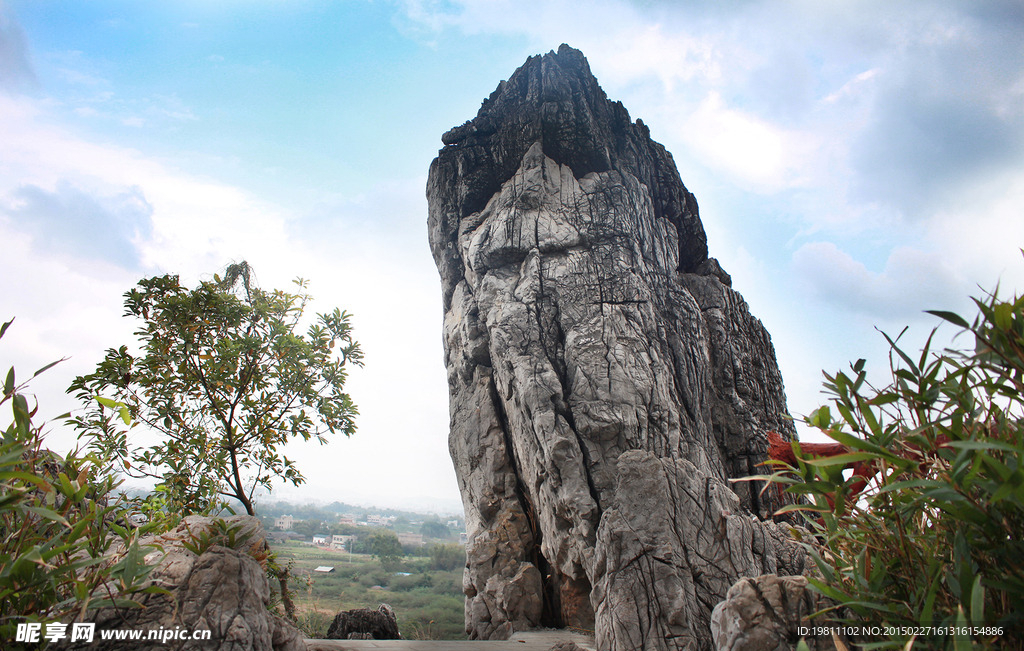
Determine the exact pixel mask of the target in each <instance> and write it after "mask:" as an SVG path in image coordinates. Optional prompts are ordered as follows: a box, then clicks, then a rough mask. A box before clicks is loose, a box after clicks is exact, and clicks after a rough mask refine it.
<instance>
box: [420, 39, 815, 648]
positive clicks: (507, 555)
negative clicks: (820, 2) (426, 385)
mask: <svg viewBox="0 0 1024 651" xmlns="http://www.w3.org/2000/svg"><path fill="white" fill-rule="evenodd" d="M442 140H443V142H444V144H445V147H444V149H442V150H441V151H440V153H439V155H438V157H437V159H436V160H435V161H434V162H433V164H432V165H431V169H430V176H429V180H428V185H427V197H428V201H429V207H430V215H429V224H428V227H429V235H430V244H431V250H432V252H433V255H434V260H435V262H436V263H437V266H438V269H439V272H440V274H441V284H442V291H443V298H444V310H445V321H444V342H445V362H446V365H447V369H448V382H449V391H450V410H451V433H450V439H449V443H450V448H451V453H452V457H453V459H454V462H455V466H456V472H457V475H458V478H459V484H460V488H461V491H462V496H463V503H464V505H465V509H466V519H467V526H468V528H469V532H470V538H471V539H470V542H469V545H468V548H467V568H466V573H465V578H464V588H465V593H466V596H467V599H466V621H467V631H468V632H469V634H470V636H471V637H472V638H484V639H487V638H492V639H494V638H503V637H507V636H508V634H509V633H510V632H511V631H513V630H526V629H529V628H533V627H537V626H553V627H562V626H575V627H580V628H583V629H589V630H596V632H597V644H598V647H599V648H601V649H603V650H608V651H615V650H618V649H639V648H644V649H677V648H710V647H711V644H712V641H711V636H710V629H709V624H710V616H711V610H712V608H713V607H714V606H715V605H716V604H717V603H718V602H720V601H721V600H722V599H724V598H725V595H726V592H727V590H728V589H729V586H731V585H732V584H733V583H734V582H735V580H736V579H738V578H739V577H741V576H756V575H759V574H763V573H767V572H778V573H783V574H787V573H799V572H800V571H801V570H802V567H803V557H802V555H801V554H800V553H799V552H797V551H795V550H794V549H793V548H792V547H791V546H790V545H789V543H788V542H787V541H786V540H785V536H784V534H783V533H782V532H781V531H779V530H778V529H777V528H776V527H775V525H773V524H771V523H766V522H763V521H761V520H759V519H758V516H759V517H761V518H763V517H765V516H767V515H768V514H770V513H771V512H773V511H774V510H775V508H777V507H778V506H779V502H778V501H777V497H776V495H775V493H771V492H770V493H766V494H765V496H761V495H759V494H758V492H757V490H756V488H754V487H750V486H748V485H746V484H741V485H738V487H737V489H736V493H734V492H733V490H732V489H731V488H730V486H729V484H728V480H729V479H730V478H734V477H740V476H743V475H748V474H751V473H752V472H756V468H755V466H756V464H757V463H759V462H760V461H762V460H764V458H765V456H766V454H765V453H766V447H767V442H766V439H765V437H764V432H765V431H766V430H768V429H774V430H777V431H779V432H782V433H783V434H784V435H785V436H787V437H789V436H791V435H792V428H791V424H790V423H789V422H788V421H787V420H785V418H784V415H785V413H786V402H785V395H784V392H783V387H782V379H781V376H780V374H779V370H778V366H777V364H776V361H775V355H774V350H773V348H772V345H771V341H770V338H769V336H768V333H767V332H766V331H765V330H764V328H763V327H762V325H761V323H760V322H759V321H758V320H757V319H755V318H754V317H752V316H751V315H750V313H749V311H748V309H747V306H746V303H745V302H744V301H743V298H742V297H741V296H740V295H739V294H738V293H736V292H735V291H733V290H732V289H731V287H730V284H731V281H730V278H729V276H728V274H726V273H725V271H723V270H722V269H721V267H720V265H719V264H718V263H717V262H716V261H715V260H714V259H713V258H709V257H708V252H707V243H706V237H705V235H704V229H703V226H702V225H701V222H700V218H699V216H698V212H697V203H696V200H695V199H694V197H693V195H691V194H690V193H689V191H688V190H687V189H686V188H685V187H684V186H683V184H682V181H681V180H680V179H679V174H678V172H677V171H676V168H675V164H674V163H673V160H672V157H671V155H670V154H669V153H668V152H667V151H665V149H664V147H662V146H661V145H659V144H657V143H656V142H654V141H653V140H651V138H650V135H649V131H648V129H647V127H646V126H644V124H643V123H642V122H640V121H639V120H638V121H637V122H635V123H633V122H631V121H630V118H629V114H628V112H627V111H626V109H625V108H624V107H623V106H622V105H621V104H619V103H613V102H611V101H609V100H608V99H607V97H606V96H605V94H604V92H603V91H602V90H601V88H600V87H599V86H598V84H597V81H596V80H595V79H594V77H593V75H592V74H591V72H590V68H589V66H588V64H587V61H586V59H585V58H584V57H583V55H582V54H581V53H580V52H578V51H576V50H573V49H572V48H569V47H567V46H562V47H561V48H559V51H558V53H557V54H556V53H554V52H552V53H549V54H547V55H544V56H538V57H532V58H530V59H529V60H528V61H527V62H526V64H524V66H523V67H522V68H520V69H519V70H517V71H516V72H515V74H513V75H512V77H511V78H509V80H508V81H506V82H502V83H501V84H500V85H499V86H498V88H497V90H495V92H494V93H493V94H492V95H491V96H490V97H489V98H488V99H487V100H486V101H485V102H484V104H483V106H482V107H481V109H480V111H479V113H478V114H477V117H476V118H475V119H473V120H472V121H470V122H467V123H466V124H464V125H462V126H460V127H457V128H455V129H452V130H451V131H449V132H448V133H446V134H445V135H444V137H443V138H442Z"/></svg>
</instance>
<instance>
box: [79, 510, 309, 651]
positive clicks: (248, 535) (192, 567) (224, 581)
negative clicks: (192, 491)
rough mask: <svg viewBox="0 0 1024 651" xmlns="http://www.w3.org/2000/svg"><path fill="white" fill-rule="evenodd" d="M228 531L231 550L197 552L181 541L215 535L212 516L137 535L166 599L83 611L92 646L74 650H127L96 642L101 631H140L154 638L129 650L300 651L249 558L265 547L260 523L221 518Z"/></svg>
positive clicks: (121, 644) (118, 643) (158, 596)
mask: <svg viewBox="0 0 1024 651" xmlns="http://www.w3.org/2000/svg"><path fill="white" fill-rule="evenodd" d="M226 521H227V524H228V526H229V527H233V528H234V529H235V537H234V538H235V541H236V543H237V544H236V545H235V547H224V546H220V545H216V544H214V545H211V546H210V547H209V548H208V549H206V550H201V551H202V553H201V554H199V555H197V554H195V553H194V552H193V551H191V550H189V549H188V548H186V546H185V545H184V544H183V543H184V542H187V543H190V544H194V541H196V540H200V539H201V538H202V537H203V535H204V534H205V535H206V536H207V537H208V539H209V538H211V537H215V536H216V534H217V530H216V527H215V525H214V523H213V519H212V518H205V517H201V516H189V517H187V518H185V519H184V520H182V522H181V524H180V525H179V526H178V527H177V528H176V529H174V530H173V531H170V532H167V533H165V534H161V535H159V536H150V537H145V538H143V539H142V540H141V541H140V543H141V544H142V545H147V546H153V547H151V548H154V549H155V551H152V552H150V554H148V555H147V557H146V561H147V562H148V563H153V562H156V561H157V559H159V564H158V565H157V567H156V569H155V570H154V571H153V573H152V574H151V575H150V578H151V579H152V581H153V583H154V584H156V585H158V586H160V587H162V588H164V589H166V590H167V591H168V593H167V594H163V593H154V594H144V595H142V596H141V598H139V597H136V600H137V601H140V602H141V603H142V605H143V607H142V608H128V609H115V608H104V609H101V610H99V611H97V612H90V613H89V617H88V619H87V620H86V621H94V622H96V631H97V632H96V635H95V636H94V640H93V641H92V642H91V643H88V644H86V643H75V644H73V645H72V646H70V647H68V648H69V649H74V650H79V649H81V650H84V649H89V650H90V651H97V650H100V651H106V650H107V649H109V650H111V651H114V650H118V651H120V650H121V649H124V648H126V647H125V641H124V640H123V639H122V640H113V639H112V640H103V639H101V634H100V631H103V630H109V629H120V630H125V629H133V630H142V631H143V635H144V636H148V635H149V631H156V635H157V638H156V639H152V640H150V639H145V638H144V639H143V640H141V641H134V642H131V648H132V649H142V650H153V651H157V650H159V651H175V650H181V651H186V650H192V649H197V650H198V649H203V650H204V651H207V650H209V651H268V650H273V651H305V649H306V644H305V642H304V641H303V637H302V633H301V632H300V631H299V629H297V628H295V626H293V625H292V624H291V623H289V622H288V621H286V620H284V619H283V618H281V617H278V616H277V615H275V614H273V613H271V612H270V611H269V604H270V583H269V581H268V579H267V573H266V570H265V569H264V568H263V567H261V565H260V563H258V562H257V561H256V560H255V559H254V558H253V554H251V553H249V552H254V553H255V554H256V555H260V554H261V553H262V552H264V551H265V548H266V542H265V535H264V533H263V528H262V526H261V525H260V522H259V520H257V519H256V518H253V517H249V516H233V517H230V518H226ZM196 631H210V638H209V639H208V640H192V639H191V638H188V639H175V638H172V637H169V638H166V639H161V636H163V635H165V634H166V633H167V632H174V633H187V634H188V635H191V634H192V633H194V632H196Z"/></svg>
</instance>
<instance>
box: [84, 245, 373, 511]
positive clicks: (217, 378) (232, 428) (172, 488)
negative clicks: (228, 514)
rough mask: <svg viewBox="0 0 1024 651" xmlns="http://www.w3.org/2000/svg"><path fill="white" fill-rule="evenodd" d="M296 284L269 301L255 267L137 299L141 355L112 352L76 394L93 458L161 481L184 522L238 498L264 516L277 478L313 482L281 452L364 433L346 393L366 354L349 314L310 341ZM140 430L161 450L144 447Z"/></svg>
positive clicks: (301, 290)
mask: <svg viewBox="0 0 1024 651" xmlns="http://www.w3.org/2000/svg"><path fill="white" fill-rule="evenodd" d="M295 283H296V285H297V287H298V291H297V293H286V292H283V291H280V290H274V291H270V292H268V291H264V290H262V289H260V288H259V287H257V286H255V284H254V283H253V281H252V272H251V270H250V268H249V266H248V265H247V264H246V263H245V262H242V263H240V264H236V265H231V266H229V267H228V268H227V270H226V271H225V274H224V277H223V278H221V277H219V276H216V275H215V276H214V278H213V280H212V281H206V282H202V283H200V284H199V286H198V287H196V288H195V289H188V288H187V287H183V286H182V285H181V284H180V283H179V281H178V277H177V276H173V275H165V276H157V277H153V278H146V279H143V280H142V281H140V282H139V284H138V286H137V287H136V288H134V289H131V290H130V291H128V292H127V293H126V294H125V315H126V316H132V317H135V318H138V319H141V320H142V327H141V328H140V329H139V330H138V331H136V335H137V336H138V337H139V343H140V348H141V352H139V353H138V354H134V353H132V352H130V351H129V348H128V347H127V346H121V347H120V348H117V349H110V350H108V351H107V354H106V357H105V358H104V360H103V361H102V362H101V363H100V364H99V365H98V366H97V368H96V371H95V372H93V373H91V374H89V375H85V376H81V377H78V378H76V379H75V381H74V383H73V384H72V386H71V388H70V389H69V392H73V393H75V394H76V396H77V397H78V398H79V399H80V400H81V401H82V402H83V403H84V404H85V406H86V409H85V413H84V414H83V415H82V416H80V417H78V418H76V419H75V424H76V426H77V427H78V428H79V429H80V431H81V432H82V434H83V435H84V436H86V437H87V438H89V440H90V445H91V446H92V448H94V449H95V450H96V451H97V452H98V453H99V454H100V455H102V456H103V457H105V458H106V459H108V460H109V461H110V462H111V463H112V464H113V465H114V467H115V468H117V469H118V470H120V471H121V472H123V473H125V474H127V475H129V476H132V477H153V478H157V479H159V480H160V481H161V483H160V484H159V485H158V488H159V489H160V491H162V493H163V494H164V495H165V496H166V501H167V505H166V509H167V510H169V511H170V512H172V513H208V512H211V511H214V510H217V509H219V508H220V507H221V506H223V505H224V504H225V502H224V499H225V498H232V499H235V500H237V501H238V502H240V503H241V504H242V506H243V507H244V508H245V510H246V512H247V513H249V514H250V515H252V514H254V513H255V507H254V504H253V495H254V492H255V491H256V489H257V488H258V487H265V488H268V489H269V488H270V484H271V481H272V479H273V478H275V477H281V478H283V479H285V480H287V481H288V482H290V483H292V484H293V485H298V484H301V483H302V482H303V481H304V478H303V476H302V474H301V473H300V472H299V470H298V468H296V467H295V463H294V462H293V461H292V460H290V459H288V458H287V457H285V456H283V455H282V454H281V453H280V451H279V449H280V448H281V447H282V446H283V445H284V444H285V443H286V442H288V441H289V440H292V439H295V438H302V439H304V440H309V439H311V438H315V439H316V440H317V441H319V442H320V443H321V444H323V443H325V442H326V439H325V435H327V434H329V433H338V432H340V433H342V434H345V435H346V436H348V435H351V434H352V433H353V432H354V431H355V428H356V426H355V416H356V414H357V410H356V407H355V405H354V404H353V403H352V400H351V399H350V397H349V396H348V394H346V393H345V392H344V390H343V389H344V383H345V379H346V368H347V367H348V365H349V364H356V365H361V364H362V352H361V350H360V348H359V345H358V343H356V342H355V341H354V340H353V338H352V328H351V324H350V323H349V318H350V317H349V315H348V314H346V313H345V312H341V311H339V310H337V309H335V310H334V311H333V312H327V313H323V314H318V315H316V322H315V323H314V324H313V325H311V326H309V328H308V329H307V330H306V333H305V334H302V333H301V332H299V331H298V328H299V324H300V322H301V321H302V318H303V314H304V313H305V310H306V307H307V305H308V303H309V301H310V300H311V297H310V296H309V294H307V293H306V291H305V290H306V282H305V281H303V280H301V279H300V280H297V281H295ZM117 403H121V404H124V405H126V406H127V410H128V414H129V415H130V420H131V425H130V426H128V425H126V424H125V422H123V421H121V420H120V419H119V418H118V415H119V414H118V411H117V410H116V409H112V407H113V406H114V405H115V404H117ZM136 427H138V428H139V429H135V428H136ZM140 430H148V431H150V432H154V433H156V434H158V435H159V436H158V438H159V440H158V441H157V442H156V443H155V444H152V445H149V446H148V447H142V446H139V445H137V444H136V443H135V442H134V441H133V440H132V439H133V438H134V434H136V433H138V432H139V431H140ZM129 434H132V435H133V436H132V437H130V436H129Z"/></svg>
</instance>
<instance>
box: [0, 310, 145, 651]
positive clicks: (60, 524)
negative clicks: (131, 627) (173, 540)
mask: <svg viewBox="0 0 1024 651" xmlns="http://www.w3.org/2000/svg"><path fill="white" fill-rule="evenodd" d="M10 325H11V321H8V322H7V323H5V324H3V326H2V327H0V338H2V337H3V335H4V333H5V332H6V331H7V328H8V327H9V326H10ZM49 366H52V364H51V365H49ZM49 366H47V367H44V368H43V369H40V370H39V371H36V373H35V374H34V375H33V376H32V377H35V376H36V375H39V373H41V372H43V371H45V370H46V369H47V368H49ZM26 387H27V382H22V383H20V384H19V383H18V382H17V379H16V375H15V371H14V368H11V369H10V371H9V372H8V373H7V376H6V380H5V382H4V385H3V397H2V398H0V407H2V408H5V409H6V408H8V407H9V408H10V409H11V417H12V421H11V424H10V425H9V426H8V427H7V429H5V430H4V431H3V440H2V442H0V640H4V644H5V646H4V648H7V649H17V648H19V644H18V643H14V642H11V641H12V640H14V639H15V629H16V627H17V624H18V623H22V622H28V623H31V622H38V623H43V622H50V621H53V620H56V619H59V618H64V617H68V618H75V617H81V616H82V615H83V614H84V613H85V611H86V610H87V609H89V608H99V607H103V606H114V607H133V606H137V605H138V604H137V603H136V602H134V601H132V600H131V595H132V594H133V593H139V592H141V591H143V590H142V589H141V586H142V585H143V583H144V581H145V580H146V578H147V577H148V575H149V573H150V571H151V570H152V568H151V567H149V566H147V565H146V564H145V562H144V561H143V556H144V554H145V551H148V550H143V549H141V548H140V547H139V545H138V536H139V534H140V533H141V532H142V531H141V530H137V529H132V528H131V527H130V526H128V525H127V524H126V523H125V521H124V520H123V518H125V517H126V516H127V513H126V510H125V507H126V503H125V501H124V500H123V499H122V498H120V497H118V496H116V495H115V494H114V491H115V489H116V488H117V486H118V485H119V483H120V482H118V481H117V480H116V479H115V478H114V477H113V476H112V475H111V474H110V473H109V472H108V470H107V468H106V467H105V466H104V465H103V464H102V463H101V462H100V460H99V459H97V458H96V457H95V456H93V455H81V454H79V453H78V452H69V453H68V454H67V455H65V456H64V457H60V456H59V455H57V454H54V453H53V452H50V451H49V450H46V449H44V448H43V431H42V427H41V426H40V425H37V424H36V423H34V422H33V418H35V417H36V414H37V411H38V405H36V406H35V407H30V406H29V402H28V399H27V398H26V396H25V393H24V392H25V390H26ZM117 547H121V548H122V549H124V553H123V554H122V555H120V557H119V560H117V562H115V563H107V562H103V557H104V555H105V554H107V553H108V552H109V551H111V550H112V549H115V548H117ZM155 590H158V589H157V588H147V589H145V590H144V591H146V592H152V591H155ZM12 645H13V646H12ZM28 646H32V647H34V646H35V645H27V646H26V648H28Z"/></svg>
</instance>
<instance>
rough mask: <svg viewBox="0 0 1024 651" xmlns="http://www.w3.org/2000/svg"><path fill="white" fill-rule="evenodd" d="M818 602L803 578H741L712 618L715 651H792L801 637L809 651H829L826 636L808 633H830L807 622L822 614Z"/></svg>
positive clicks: (830, 645) (832, 646)
mask: <svg viewBox="0 0 1024 651" xmlns="http://www.w3.org/2000/svg"><path fill="white" fill-rule="evenodd" d="M819 599H820V597H819V596H818V595H816V594H814V593H812V592H811V591H810V590H809V589H808V588H807V579H806V578H804V577H802V576H775V575H771V574H769V575H765V576H759V577H757V578H745V579H741V580H739V581H737V582H736V584H735V585H734V586H732V587H731V588H730V589H729V592H728V594H727V595H726V599H725V601H723V602H722V603H720V604H718V605H717V606H716V607H715V609H714V611H713V612H712V614H711V634H712V636H713V638H714V642H715V649H716V650H717V651H792V650H793V649H795V648H796V645H797V642H799V640H800V639H801V638H803V639H804V640H805V641H806V642H807V646H808V648H810V649H811V650H812V651H834V649H835V648H836V645H835V644H834V643H833V640H832V636H831V635H830V634H824V635H814V634H812V633H813V632H814V631H818V630H825V629H828V628H829V627H828V626H825V625H823V624H822V623H821V622H820V621H818V622H812V621H811V620H809V619H808V616H809V615H811V614H812V613H815V612H817V611H818V610H820V609H821V607H822V606H821V604H819ZM801 633H803V635H802V634H801Z"/></svg>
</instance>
